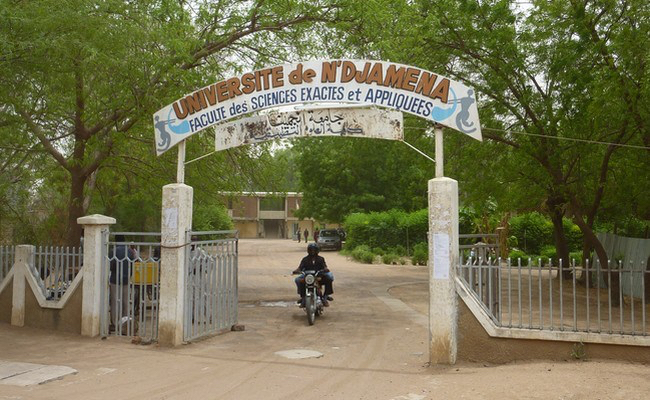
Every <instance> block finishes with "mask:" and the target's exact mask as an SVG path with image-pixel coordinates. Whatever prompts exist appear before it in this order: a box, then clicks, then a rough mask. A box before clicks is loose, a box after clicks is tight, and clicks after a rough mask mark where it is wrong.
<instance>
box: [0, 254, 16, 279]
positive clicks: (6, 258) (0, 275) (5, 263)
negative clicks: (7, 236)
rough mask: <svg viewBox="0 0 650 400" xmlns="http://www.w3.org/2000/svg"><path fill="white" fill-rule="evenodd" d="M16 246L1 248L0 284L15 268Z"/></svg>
mask: <svg viewBox="0 0 650 400" xmlns="http://www.w3.org/2000/svg"><path fill="white" fill-rule="evenodd" d="M15 255H16V246H0V282H2V281H3V280H4V279H5V276H7V275H8V274H9V271H10V270H11V267H13V266H14V260H15Z"/></svg>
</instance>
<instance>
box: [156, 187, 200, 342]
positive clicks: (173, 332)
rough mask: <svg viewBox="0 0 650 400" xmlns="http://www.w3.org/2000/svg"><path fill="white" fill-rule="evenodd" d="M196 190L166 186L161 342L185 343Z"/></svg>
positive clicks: (161, 275)
mask: <svg viewBox="0 0 650 400" xmlns="http://www.w3.org/2000/svg"><path fill="white" fill-rule="evenodd" d="M192 198H193V189H192V188H191V187H190V186H187V185H184V184H182V183H174V184H170V185H165V186H164V187H163V196H162V223H161V229H162V232H161V234H162V237H161V252H160V253H161V254H160V309H159V310H160V311H159V317H158V321H159V326H158V343H160V344H162V345H168V346H178V345H180V344H182V343H183V316H184V314H183V313H184V307H185V250H186V246H185V245H186V243H185V240H186V239H185V235H186V232H187V231H188V230H191V229H192Z"/></svg>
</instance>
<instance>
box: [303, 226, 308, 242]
mask: <svg viewBox="0 0 650 400" xmlns="http://www.w3.org/2000/svg"><path fill="white" fill-rule="evenodd" d="M304 234H305V243H308V242H309V230H307V228H305V232H304Z"/></svg>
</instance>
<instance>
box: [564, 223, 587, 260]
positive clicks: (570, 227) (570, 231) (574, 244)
mask: <svg viewBox="0 0 650 400" xmlns="http://www.w3.org/2000/svg"><path fill="white" fill-rule="evenodd" d="M562 226H563V227H564V235H565V236H566V241H567V245H568V246H569V251H570V252H571V251H579V250H580V251H581V250H582V231H581V230H580V227H578V225H576V224H574V223H573V222H572V221H571V220H570V219H568V218H564V219H563V220H562Z"/></svg>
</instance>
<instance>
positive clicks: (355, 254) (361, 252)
mask: <svg viewBox="0 0 650 400" xmlns="http://www.w3.org/2000/svg"><path fill="white" fill-rule="evenodd" d="M352 258H353V259H355V260H356V261H359V262H362V263H365V264H372V262H373V261H374V259H375V255H374V254H372V251H370V247H368V246H366V245H361V246H357V247H356V248H355V249H354V250H352Z"/></svg>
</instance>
